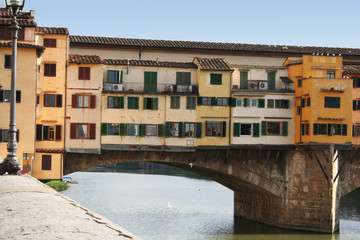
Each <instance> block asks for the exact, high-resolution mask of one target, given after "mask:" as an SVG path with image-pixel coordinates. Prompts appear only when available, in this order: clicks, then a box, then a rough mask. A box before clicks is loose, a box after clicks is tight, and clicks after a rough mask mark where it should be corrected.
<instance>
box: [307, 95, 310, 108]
mask: <svg viewBox="0 0 360 240" xmlns="http://www.w3.org/2000/svg"><path fill="white" fill-rule="evenodd" d="M306 106H307V107H310V97H308V98H306Z"/></svg>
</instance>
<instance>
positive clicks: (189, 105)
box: [186, 97, 196, 110]
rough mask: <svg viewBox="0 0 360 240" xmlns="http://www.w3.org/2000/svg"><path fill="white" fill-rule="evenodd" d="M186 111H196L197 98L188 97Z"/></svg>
mask: <svg viewBox="0 0 360 240" xmlns="http://www.w3.org/2000/svg"><path fill="white" fill-rule="evenodd" d="M186 109H190V110H191V109H196V97H186Z"/></svg>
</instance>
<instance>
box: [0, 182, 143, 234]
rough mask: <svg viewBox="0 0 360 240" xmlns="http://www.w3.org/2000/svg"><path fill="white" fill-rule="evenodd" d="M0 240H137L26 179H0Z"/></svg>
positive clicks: (75, 204)
mask: <svg viewBox="0 0 360 240" xmlns="http://www.w3.org/2000/svg"><path fill="white" fill-rule="evenodd" d="M0 239H37V240H38V239H47V240H48V239H77V240H79V239H107V240H108V239H118V240H119V239H120V240H121V239H126V240H130V239H134V240H140V238H138V237H136V236H134V235H133V234H131V233H129V232H128V231H126V230H124V229H122V228H121V227H119V226H118V225H116V224H115V223H113V222H111V221H110V220H108V219H106V218H104V217H102V216H100V215H98V214H96V213H94V212H92V211H90V210H89V209H87V208H85V207H83V206H81V205H80V204H79V203H77V202H75V201H73V200H71V199H69V198H68V197H65V196H63V195H62V194H60V193H58V192H56V191H54V190H53V189H51V188H50V187H48V186H46V185H45V184H43V183H41V182H39V181H38V180H36V179H34V178H32V177H30V176H28V175H25V176H12V175H3V176H0Z"/></svg>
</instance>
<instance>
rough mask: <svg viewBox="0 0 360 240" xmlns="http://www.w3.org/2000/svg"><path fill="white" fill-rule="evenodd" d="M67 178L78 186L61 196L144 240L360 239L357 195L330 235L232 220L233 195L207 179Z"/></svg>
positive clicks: (345, 204) (96, 175) (103, 174)
mask: <svg viewBox="0 0 360 240" xmlns="http://www.w3.org/2000/svg"><path fill="white" fill-rule="evenodd" d="M141 172H142V173H143V171H141ZM71 176H72V177H73V179H74V180H75V181H77V182H78V184H72V185H71V187H70V188H69V189H68V190H66V191H64V192H62V193H63V194H64V195H66V196H68V197H70V198H71V199H73V200H75V201H77V202H79V203H80V204H82V205H83V206H85V207H87V208H89V209H91V210H92V211H94V212H97V213H98V214H100V215H103V216H105V217H107V218H108V219H110V220H111V221H113V222H115V223H116V224H118V225H119V226H121V227H122V228H124V229H126V230H128V231H130V232H131V233H133V234H135V235H137V236H139V237H141V238H143V239H144V240H239V239H242V240H245V239H246V240H300V239H301V240H303V239H311V240H350V239H351V240H355V239H356V240H358V239H360V191H357V192H353V193H352V194H350V196H347V197H346V198H344V199H343V200H342V201H341V210H340V211H341V220H340V233H339V234H334V235H331V234H314V233H307V232H298V231H287V230H283V229H278V228H274V227H269V226H267V225H263V224H259V223H254V222H251V221H246V220H243V219H240V218H234V216H233V207H234V203H233V192H232V191H231V190H229V189H227V188H225V187H223V186H221V185H220V184H217V183H216V182H213V181H209V180H205V179H199V178H190V177H185V176H167V175H158V174H140V173H137V172H133V173H124V172H122V173H120V172H76V173H73V174H71ZM358 190H359V189H358Z"/></svg>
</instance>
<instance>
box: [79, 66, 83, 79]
mask: <svg viewBox="0 0 360 240" xmlns="http://www.w3.org/2000/svg"><path fill="white" fill-rule="evenodd" d="M82 70H83V68H82V67H79V73H78V79H83V73H82Z"/></svg>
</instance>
